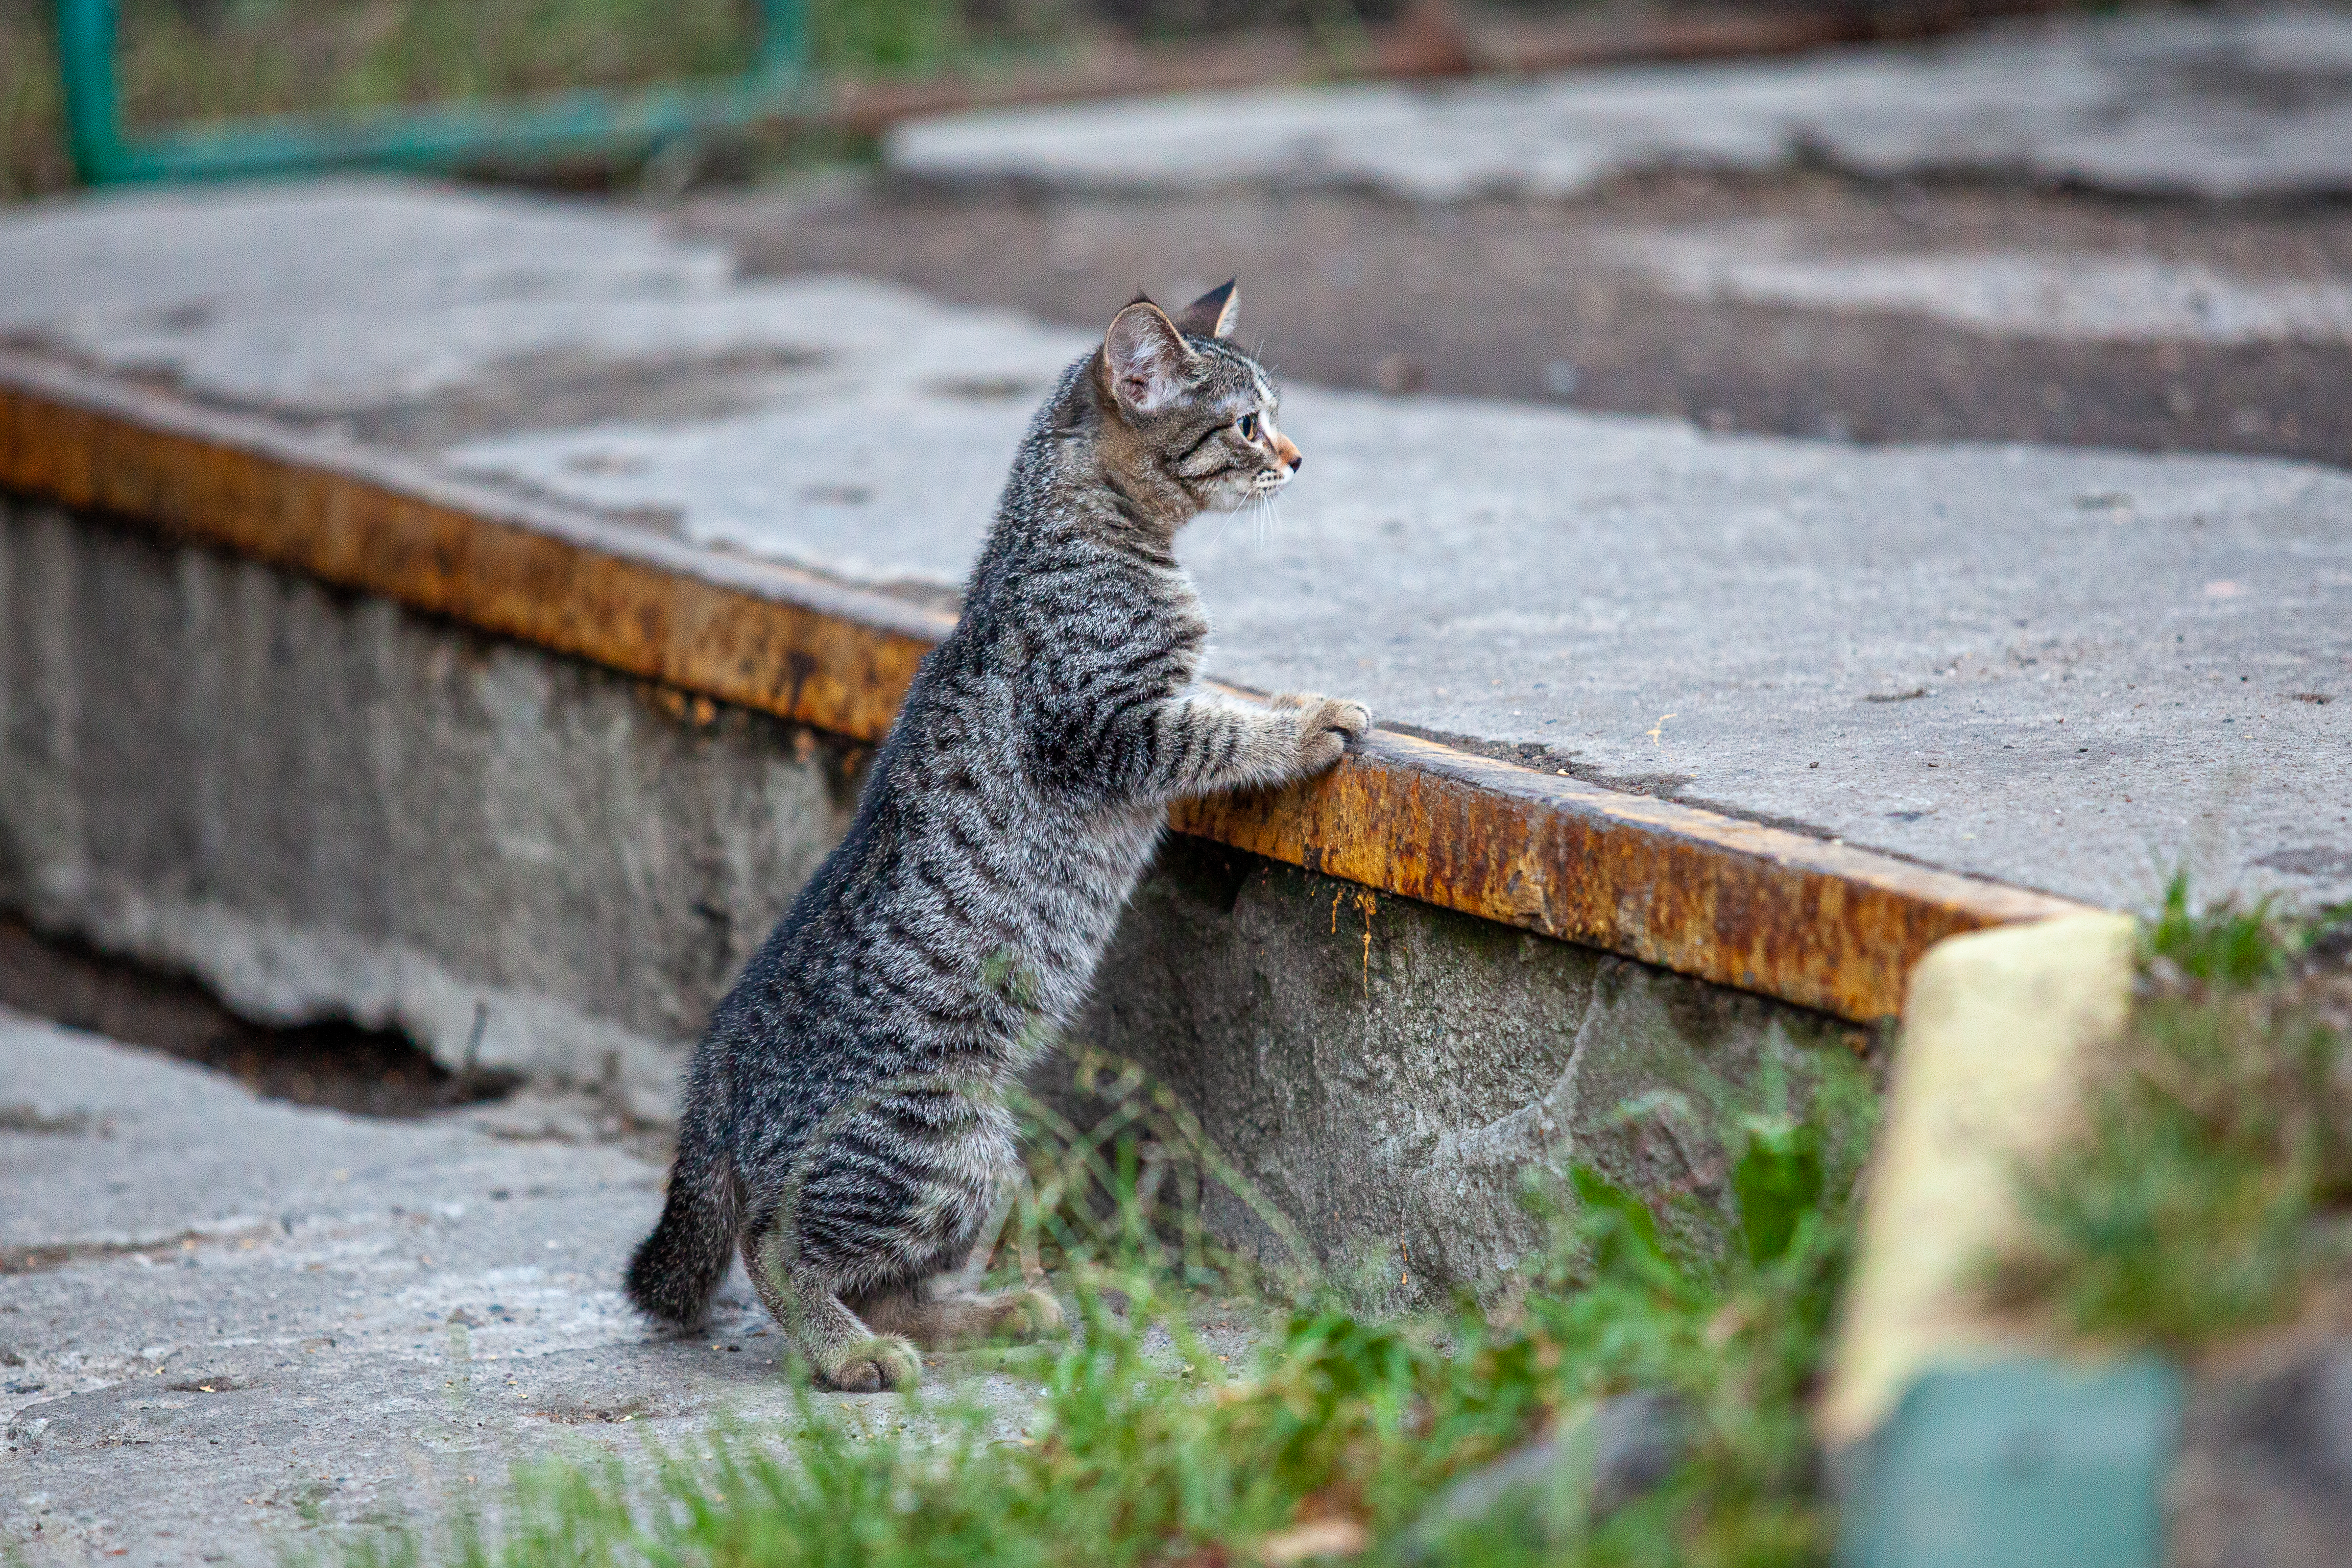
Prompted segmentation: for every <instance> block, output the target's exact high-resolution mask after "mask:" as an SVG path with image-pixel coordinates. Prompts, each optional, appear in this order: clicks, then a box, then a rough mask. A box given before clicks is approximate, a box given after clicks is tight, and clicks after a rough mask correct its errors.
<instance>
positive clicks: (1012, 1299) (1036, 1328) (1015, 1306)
mask: <svg viewBox="0 0 2352 1568" xmlns="http://www.w3.org/2000/svg"><path fill="white" fill-rule="evenodd" d="M990 1305H991V1307H992V1309H993V1310H992V1312H991V1313H990V1314H989V1325H988V1328H989V1332H990V1333H996V1334H1002V1335H1003V1336H1004V1337H1005V1338H1007V1339H1017V1340H1031V1339H1043V1338H1045V1336H1046V1335H1047V1334H1053V1333H1061V1332H1062V1303H1061V1302H1059V1301H1055V1299H1054V1298H1053V1297H1051V1296H1049V1295H1047V1294H1046V1293H1045V1291H1004V1292H1003V1293H1002V1294H1000V1295H998V1296H996V1297H994V1298H993V1299H992V1301H991V1302H990Z"/></svg>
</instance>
